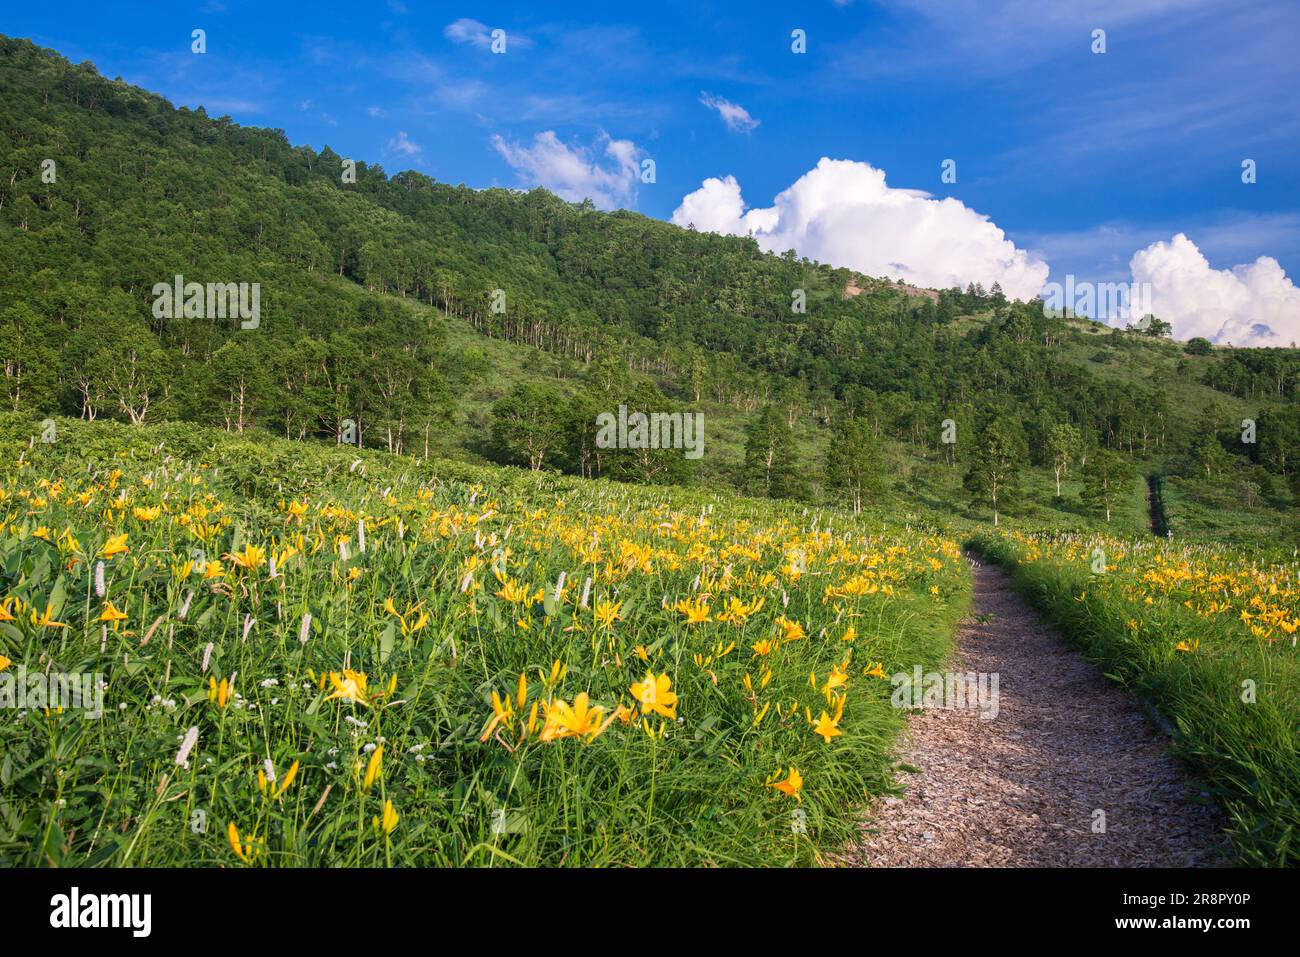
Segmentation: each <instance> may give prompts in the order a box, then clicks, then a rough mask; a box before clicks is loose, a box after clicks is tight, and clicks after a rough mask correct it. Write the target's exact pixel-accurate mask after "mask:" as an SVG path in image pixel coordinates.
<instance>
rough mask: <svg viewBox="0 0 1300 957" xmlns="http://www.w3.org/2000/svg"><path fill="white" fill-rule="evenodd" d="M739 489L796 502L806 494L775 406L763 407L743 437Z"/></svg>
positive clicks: (789, 438)
mask: <svg viewBox="0 0 1300 957" xmlns="http://www.w3.org/2000/svg"><path fill="white" fill-rule="evenodd" d="M742 487H743V488H744V489H745V490H746V491H748V492H749V493H750V494H752V495H761V496H764V497H766V498H798V497H800V496H803V495H806V494H807V492H808V488H807V483H806V482H805V481H804V478H803V475H802V473H801V471H800V465H799V461H798V457H797V454H796V452H795V444H794V435H793V433H792V432H791V430H790V426H789V425H788V424H786V421H785V419H784V418H783V417H782V416H781V414H780V412H778V411H777V409H776V407H775V406H771V405H769V406H764V408H763V411H761V412H760V413H759V414H758V415H757V417H755V419H754V420H753V422H752V423H750V426H749V429H748V430H747V432H746V433H745V466H744V474H743V476H742Z"/></svg>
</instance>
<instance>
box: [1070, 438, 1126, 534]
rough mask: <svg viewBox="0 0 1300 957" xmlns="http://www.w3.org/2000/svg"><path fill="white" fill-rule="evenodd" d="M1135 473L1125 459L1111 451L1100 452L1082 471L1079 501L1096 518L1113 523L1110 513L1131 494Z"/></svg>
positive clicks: (1103, 450) (1090, 458) (1091, 457)
mask: <svg viewBox="0 0 1300 957" xmlns="http://www.w3.org/2000/svg"><path fill="white" fill-rule="evenodd" d="M1134 474H1135V470H1134V468H1133V465H1132V463H1130V462H1129V460H1128V459H1126V458H1125V457H1124V456H1122V455H1119V454H1118V453H1116V452H1111V451H1109V450H1108V449H1097V451H1095V452H1094V453H1093V454H1092V455H1091V456H1090V457H1089V459H1088V466H1087V468H1085V469H1084V471H1083V490H1082V491H1081V492H1080V493H1079V498H1080V499H1081V500H1082V502H1083V503H1084V505H1085V506H1086V507H1087V508H1089V509H1091V510H1092V511H1093V513H1094V514H1099V515H1103V516H1104V517H1105V519H1106V521H1107V522H1109V521H1110V516H1111V512H1113V511H1114V510H1115V507H1116V506H1117V505H1118V504H1119V503H1120V502H1121V501H1122V500H1123V498H1124V496H1125V495H1127V494H1128V491H1129V488H1130V487H1131V486H1132V484H1133V476H1134Z"/></svg>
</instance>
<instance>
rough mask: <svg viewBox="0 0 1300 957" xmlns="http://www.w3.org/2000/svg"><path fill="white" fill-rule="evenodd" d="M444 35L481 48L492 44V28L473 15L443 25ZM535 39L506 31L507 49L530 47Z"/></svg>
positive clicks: (455, 41)
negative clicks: (472, 16) (475, 18)
mask: <svg viewBox="0 0 1300 957" xmlns="http://www.w3.org/2000/svg"><path fill="white" fill-rule="evenodd" d="M442 35H443V36H445V37H446V38H447V39H448V40H451V41H453V42H454V43H471V44H473V45H474V46H476V47H479V48H481V49H486V48H488V47H490V46H491V45H492V29H491V28H489V27H488V25H487V24H486V23H480V22H479V21H478V20H474V19H472V18H471V17H461V18H460V19H459V20H453V21H452V22H451V23H449V24H447V25H446V26H445V27H443V30H442ZM532 43H533V41H532V40H530V39H528V38H527V37H524V36H519V35H518V34H514V33H511V32H510V31H508V30H507V31H506V49H507V50H509V49H510V48H511V47H519V48H521V49H522V48H524V47H529V46H532Z"/></svg>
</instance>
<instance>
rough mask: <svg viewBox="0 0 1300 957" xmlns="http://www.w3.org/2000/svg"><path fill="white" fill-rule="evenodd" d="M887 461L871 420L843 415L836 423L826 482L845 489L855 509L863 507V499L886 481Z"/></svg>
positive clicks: (827, 455)
mask: <svg viewBox="0 0 1300 957" xmlns="http://www.w3.org/2000/svg"><path fill="white" fill-rule="evenodd" d="M883 469H884V463H883V460H882V457H881V454H880V448H879V446H878V444H877V443H876V441H875V439H874V438H872V436H871V432H870V429H869V428H868V426H867V423H866V422H865V421H863V420H862V419H861V418H859V417H856V416H841V418H840V420H839V421H838V422H836V423H835V431H834V432H833V433H832V435H831V442H830V447H829V449H828V450H827V453H826V484H827V486H828V487H829V488H832V489H838V490H842V491H843V492H845V493H846V494H847V496H848V499H849V501H850V502H852V504H853V511H854V512H860V511H862V500H863V499H864V498H871V497H873V496H874V495H877V494H879V492H880V490H881V488H882V487H883V485H884V477H883Z"/></svg>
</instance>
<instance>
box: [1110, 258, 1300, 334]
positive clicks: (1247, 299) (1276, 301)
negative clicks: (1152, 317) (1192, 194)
mask: <svg viewBox="0 0 1300 957" xmlns="http://www.w3.org/2000/svg"><path fill="white" fill-rule="evenodd" d="M1129 267H1130V268H1131V269H1132V271H1133V281H1134V282H1138V283H1150V284H1151V306H1152V310H1153V311H1154V312H1155V314H1156V315H1157V316H1159V317H1160V318H1161V319H1164V320H1165V321H1166V322H1170V323H1172V324H1173V327H1174V335H1175V336H1176V337H1177V338H1179V339H1190V338H1192V337H1193V336H1204V337H1205V338H1207V339H1209V340H1210V341H1211V342H1220V343H1226V342H1231V343H1232V344H1233V345H1234V346H1285V345H1288V344H1289V343H1291V342H1297V341H1300V289H1297V288H1296V286H1295V284H1294V283H1292V282H1291V280H1290V279H1288V278H1287V276H1286V273H1285V272H1283V270H1282V267H1281V265H1279V263H1278V261H1277V260H1276V259H1273V258H1272V257H1271V256H1260V257H1259V258H1258V259H1256V260H1255V261H1254V262H1253V263H1246V264H1244V265H1239V266H1233V267H1232V268H1231V269H1214V268H1212V267H1211V266H1210V263H1209V261H1208V260H1207V259H1206V258H1205V256H1204V254H1202V252H1201V251H1200V249H1198V248H1197V246H1196V244H1195V243H1194V242H1192V241H1191V240H1190V239H1188V238H1187V236H1186V235H1185V234H1184V233H1178V234H1177V235H1176V236H1174V238H1173V239H1171V240H1169V241H1168V242H1154V243H1152V244H1151V245H1150V246H1147V247H1146V248H1145V249H1142V250H1139V251H1138V252H1136V253H1134V255H1133V259H1132V260H1131V261H1130V263H1129Z"/></svg>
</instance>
